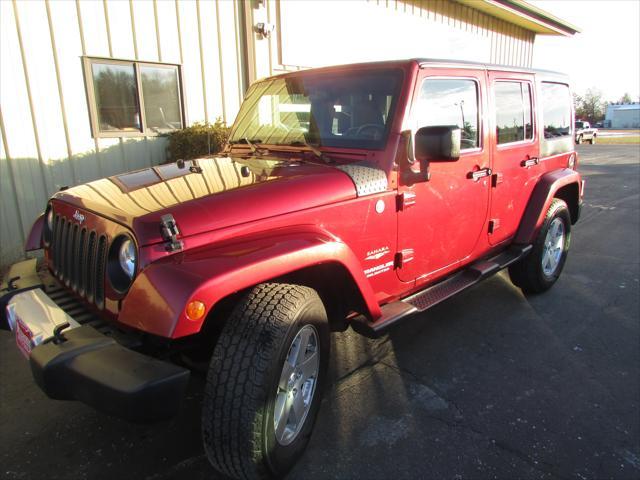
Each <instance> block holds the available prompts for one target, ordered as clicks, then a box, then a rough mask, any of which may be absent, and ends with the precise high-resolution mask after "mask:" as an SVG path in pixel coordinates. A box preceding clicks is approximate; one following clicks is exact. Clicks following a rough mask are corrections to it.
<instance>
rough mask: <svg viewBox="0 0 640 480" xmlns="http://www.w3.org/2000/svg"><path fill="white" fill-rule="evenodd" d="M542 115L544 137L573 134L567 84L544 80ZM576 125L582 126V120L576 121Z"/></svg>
mask: <svg viewBox="0 0 640 480" xmlns="http://www.w3.org/2000/svg"><path fill="white" fill-rule="evenodd" d="M542 117H543V120H544V138H547V139H553V138H559V137H565V136H568V135H571V95H569V87H568V86H567V85H564V84H561V83H549V82H542ZM576 127H578V128H582V124H581V122H576Z"/></svg>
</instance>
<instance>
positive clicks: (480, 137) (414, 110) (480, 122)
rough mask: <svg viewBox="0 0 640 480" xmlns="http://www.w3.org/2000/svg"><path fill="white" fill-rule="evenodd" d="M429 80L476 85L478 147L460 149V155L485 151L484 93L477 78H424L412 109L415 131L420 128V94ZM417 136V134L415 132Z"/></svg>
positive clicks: (431, 75) (457, 76)
mask: <svg viewBox="0 0 640 480" xmlns="http://www.w3.org/2000/svg"><path fill="white" fill-rule="evenodd" d="M427 80H467V81H471V82H474V83H475V86H476V101H477V112H478V118H477V121H478V146H477V147H473V148H460V155H461V156H462V155H467V154H470V153H478V152H482V151H484V121H483V114H484V104H483V97H482V95H483V92H482V88H481V87H482V85H481V84H480V80H479V79H478V78H477V77H471V76H470V77H467V76H464V75H438V74H437V73H435V72H434V73H433V74H431V73H429V74H427V75H424V76H422V79H421V81H420V82H419V85H418V88H417V90H416V91H415V93H414V95H415V101H413V102H412V103H413V106H412V109H411V115H412V117H413V118H412V121H411V124H413V125H414V126H415V130H416V131H417V129H418V128H420V126H418V118H417V116H418V111H417V109H418V105H419V102H420V93H421V92H422V88H423V87H424V84H425V83H426V82H427ZM414 134H415V132H414Z"/></svg>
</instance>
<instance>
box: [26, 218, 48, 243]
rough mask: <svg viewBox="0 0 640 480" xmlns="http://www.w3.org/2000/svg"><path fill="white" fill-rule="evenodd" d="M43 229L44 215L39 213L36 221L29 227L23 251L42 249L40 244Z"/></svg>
mask: <svg viewBox="0 0 640 480" xmlns="http://www.w3.org/2000/svg"><path fill="white" fill-rule="evenodd" d="M43 228H44V213H41V214H40V216H38V218H36V221H35V222H33V225H31V230H29V236H27V241H26V242H25V244H24V251H25V252H31V251H33V250H38V249H40V248H43V247H44V245H43V244H42V229H43Z"/></svg>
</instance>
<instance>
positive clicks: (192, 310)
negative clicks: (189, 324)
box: [184, 300, 206, 322]
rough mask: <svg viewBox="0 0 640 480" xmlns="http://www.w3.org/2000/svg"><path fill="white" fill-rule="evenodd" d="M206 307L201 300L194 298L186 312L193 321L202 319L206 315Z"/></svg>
mask: <svg viewBox="0 0 640 480" xmlns="http://www.w3.org/2000/svg"><path fill="white" fill-rule="evenodd" d="M205 310H206V308H205V306H204V303H202V302H201V301H200V300H193V301H191V302H189V303H188V304H187V308H186V309H185V311H184V313H185V314H186V315H187V318H188V319H189V320H192V321H194V322H195V321H196V320H200V319H201V318H202V317H203V316H204V312H205Z"/></svg>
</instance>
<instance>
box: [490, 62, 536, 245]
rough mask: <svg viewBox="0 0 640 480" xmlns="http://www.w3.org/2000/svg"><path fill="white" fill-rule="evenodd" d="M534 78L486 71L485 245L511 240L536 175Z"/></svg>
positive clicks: (527, 75) (526, 75) (525, 75)
mask: <svg viewBox="0 0 640 480" xmlns="http://www.w3.org/2000/svg"><path fill="white" fill-rule="evenodd" d="M533 82H534V78H533V75H530V74H516V73H505V72H489V83H490V89H491V92H492V94H491V95H490V98H491V101H492V102H493V108H492V111H493V112H494V113H493V115H492V119H491V124H492V127H491V128H492V132H491V134H492V135H495V142H491V143H492V145H493V147H492V150H493V151H492V157H493V166H492V168H493V181H492V183H493V188H492V192H491V208H490V210H491V211H490V215H489V227H488V234H489V242H490V243H491V245H496V244H498V243H501V242H503V241H505V240H508V239H509V238H511V237H512V236H513V235H514V234H515V233H516V230H517V229H518V225H519V222H520V218H522V214H523V212H524V209H525V207H526V206H527V202H528V199H529V197H530V196H531V192H532V190H533V187H534V185H535V183H536V179H537V177H538V175H539V171H540V168H541V167H540V165H539V145H538V141H537V128H536V124H535V121H534V118H535V116H534V115H533V112H534V111H535V110H534V106H535V103H534V102H535V98H534V88H533V87H534V83H533Z"/></svg>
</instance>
